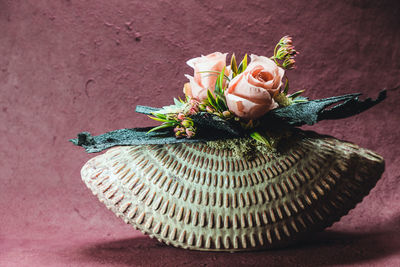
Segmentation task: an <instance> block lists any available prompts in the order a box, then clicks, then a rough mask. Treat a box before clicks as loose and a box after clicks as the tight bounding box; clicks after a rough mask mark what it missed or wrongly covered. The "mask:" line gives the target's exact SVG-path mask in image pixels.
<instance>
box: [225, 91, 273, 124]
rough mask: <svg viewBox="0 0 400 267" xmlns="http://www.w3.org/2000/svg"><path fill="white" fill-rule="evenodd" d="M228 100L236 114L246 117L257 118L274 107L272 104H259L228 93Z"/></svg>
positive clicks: (231, 109) (229, 106)
mask: <svg viewBox="0 0 400 267" xmlns="http://www.w3.org/2000/svg"><path fill="white" fill-rule="evenodd" d="M272 101H273V100H272ZM226 102H227V105H228V108H229V110H230V111H232V112H233V113H234V114H235V115H236V116H238V117H241V118H245V119H257V118H259V117H261V116H262V115H264V114H265V113H267V112H268V111H269V110H271V109H272V108H273V107H274V105H272V104H271V105H267V106H266V105H265V104H257V103H254V102H251V101H249V100H247V99H245V98H242V97H240V96H236V95H232V94H227V95H226ZM271 103H272V102H271Z"/></svg>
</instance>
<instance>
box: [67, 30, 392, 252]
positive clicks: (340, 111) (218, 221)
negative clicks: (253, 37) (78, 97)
mask: <svg viewBox="0 0 400 267" xmlns="http://www.w3.org/2000/svg"><path fill="white" fill-rule="evenodd" d="M297 54H298V52H297V51H296V50H295V48H294V46H293V44H292V38H291V37H289V36H285V37H283V38H282V39H281V40H280V41H279V42H278V44H277V45H276V46H275V49H274V54H273V56H271V57H264V56H257V55H251V56H250V59H248V57H247V55H245V56H244V58H243V59H242V60H241V61H240V63H238V62H237V59H236V57H235V55H234V54H233V55H232V56H231V57H230V65H226V58H227V54H223V53H219V52H216V53H212V54H209V55H207V56H201V57H198V58H194V59H191V60H189V61H188V62H187V64H188V65H189V66H191V67H192V68H193V69H194V75H193V76H189V75H187V76H186V77H187V78H188V80H189V82H188V83H186V84H185V85H184V88H183V91H184V94H185V97H183V99H180V98H179V99H174V104H173V105H170V106H165V107H162V108H153V107H146V106H137V108H136V111H137V112H139V113H143V114H147V115H148V116H149V117H150V118H151V119H153V120H155V121H158V122H160V124H159V125H158V126H155V127H149V128H132V129H120V130H116V131H112V132H108V133H105V134H103V135H99V136H92V135H91V134H90V133H88V132H82V133H80V134H78V137H77V138H76V139H72V140H71V141H72V142H73V143H74V144H75V145H78V146H82V147H84V148H85V149H86V151H87V152H89V153H92V152H100V151H102V150H105V149H108V148H111V147H113V148H111V149H109V150H108V151H107V152H106V153H104V154H102V155H100V156H96V157H94V158H92V159H91V160H89V161H88V162H87V163H86V164H85V166H84V167H83V168H82V172H81V174H82V179H83V181H84V182H85V183H86V185H87V186H88V187H89V188H90V189H91V190H92V192H93V193H94V194H95V195H97V196H98V198H99V200H100V201H101V202H103V203H104V204H105V205H106V206H107V208H109V209H110V210H112V211H113V212H114V213H115V214H116V215H117V216H119V217H121V218H122V219H123V220H124V221H125V222H126V223H129V224H131V225H132V226H133V227H135V228H136V229H139V230H141V231H142V232H143V233H145V234H148V235H150V237H154V238H157V239H158V240H159V241H162V242H164V243H166V244H171V245H173V246H178V247H182V248H188V249H195V250H214V251H241V250H256V249H267V248H273V247H282V246H286V245H288V244H291V243H293V242H295V241H298V240H301V239H302V238H304V236H306V235H307V234H309V233H311V232H314V231H319V230H322V229H324V228H326V227H328V226H330V225H331V224H332V223H333V222H335V221H337V220H339V219H340V218H341V217H342V216H343V215H345V214H347V212H348V211H349V210H350V209H352V208H354V207H355V205H356V204H357V203H358V202H360V201H361V200H362V198H363V197H364V196H366V195H367V194H368V193H369V191H370V190H371V189H372V188H373V186H374V185H375V184H376V182H377V180H378V179H379V178H380V177H381V175H382V173H383V171H384V160H383V158H382V157H381V156H379V155H377V154H376V153H374V152H372V151H369V150H366V149H363V148H360V147H358V146H357V145H354V144H352V143H349V142H344V141H340V140H337V139H335V138H333V137H330V136H323V135H319V134H317V133H314V132H310V131H302V130H300V129H298V128H296V127H297V126H301V125H304V124H309V125H312V124H315V123H317V122H318V121H321V120H325V119H340V118H345V117H349V116H352V115H355V114H358V113H361V112H362V111H364V110H366V109H368V108H370V107H372V106H374V105H375V104H377V103H379V102H380V101H382V100H383V99H384V98H385V97H386V91H382V92H380V94H379V96H378V98H377V99H375V100H373V99H370V98H368V99H366V100H363V101H362V100H360V99H359V96H360V94H348V95H343V96H335V97H330V98H326V99H318V100H309V99H308V98H306V97H303V96H302V95H301V94H302V93H303V91H302V90H300V91H297V92H294V93H290V90H289V80H288V78H287V76H286V71H288V70H291V69H294V68H295V57H296V55H297Z"/></svg>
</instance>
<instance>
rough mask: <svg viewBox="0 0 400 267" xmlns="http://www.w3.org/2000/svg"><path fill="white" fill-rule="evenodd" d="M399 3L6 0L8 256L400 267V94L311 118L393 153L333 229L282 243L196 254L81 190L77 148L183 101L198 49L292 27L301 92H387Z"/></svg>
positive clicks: (4, 240) (253, 44) (242, 45)
mask: <svg viewBox="0 0 400 267" xmlns="http://www.w3.org/2000/svg"><path fill="white" fill-rule="evenodd" d="M178 2H179V3H178ZM396 2H398V1H363V0H354V1H350V0H346V1H290V2H286V1H278V0H272V1H263V0H254V1H228V0H221V1H210V0H207V1H193V0H188V1H186V0H185V1H171V0H164V1H116V0H108V1H94V0H88V1H76V0H63V1H61V0H59V1H50V0H48V1H45V0H39V1H19V0H13V1H11V0H8V1H7V0H0V92H1V97H0V108H1V110H0V144H1V146H2V148H1V149H0V159H1V160H0V168H1V172H0V173H1V175H0V182H1V185H0V266H58V265H60V266H65V265H67V266H97V265H101V264H104V265H108V266H114V265H115V266H125V265H150V264H154V265H164V264H165V265H190V266H193V265H211V266H217V265H220V266H221V265H222V264H231V265H233V266H235V265H240V264H251V265H275V266H285V265H286V266H287V265H300V266H306V265H313V266H315V265H336V264H344V265H353V264H354V265H381V266H396V265H397V266H399V265H400V255H399V253H400V241H399V239H400V236H399V231H400V204H399V200H400V199H399V189H400V183H399V173H400V167H399V163H400V156H399V155H400V146H399V137H400V134H399V124H400V109H399V108H398V103H399V101H400V97H399V95H400V91H399V90H397V91H393V92H390V97H389V99H387V100H386V101H385V102H384V103H383V104H380V105H379V106H378V107H375V108H373V109H371V110H369V111H367V112H365V113H363V114H362V115H358V116H356V117H353V118H349V119H345V120H340V121H328V122H322V123H320V124H319V125H318V126H316V127H314V128H313V129H315V130H317V131H319V132H321V133H327V134H331V135H333V136H336V137H338V138H343V139H346V140H351V141H354V142H355V143H358V144H359V145H361V146H363V147H367V148H370V149H373V150H375V151H377V152H378V153H380V154H382V155H383V156H384V157H385V159H386V172H385V173H384V175H383V177H382V179H381V180H380V181H379V182H378V184H377V186H376V187H375V189H373V190H372V192H371V193H370V195H369V196H368V197H366V198H365V199H364V201H363V202H362V203H361V204H360V205H358V206H357V207H356V209H354V210H353V211H351V212H350V214H349V215H347V216H345V217H344V218H342V220H341V221H340V222H339V223H336V224H335V225H334V226H333V227H331V228H330V230H329V231H327V232H324V233H321V234H319V235H317V236H315V237H313V238H310V240H308V241H307V242H306V243H305V244H303V245H301V246H296V247H292V248H288V249H282V250H275V251H266V252H257V253H239V254H224V253H204V252H203V253H200V252H193V251H185V250H181V249H175V248H170V247H167V246H165V245H162V244H160V243H158V242H157V241H155V240H152V239H150V238H148V237H145V236H142V234H141V233H140V232H137V231H135V230H133V229H132V228H131V227H130V226H128V225H125V224H124V223H123V222H122V221H121V220H120V219H118V218H116V217H115V216H114V215H113V214H112V213H111V212H109V211H108V210H106V208H105V207H104V206H103V204H101V203H100V202H98V201H97V199H96V198H95V197H94V196H92V195H91V193H90V192H89V190H88V189H86V187H85V185H84V184H83V183H82V182H81V180H80V168H81V167H82V165H83V164H84V163H85V162H86V160H88V159H89V158H90V157H92V156H93V155H87V154H85V153H84V152H83V150H82V149H80V148H77V147H74V146H73V145H72V144H70V143H68V142H67V139H69V138H72V137H74V136H75V134H76V133H77V132H79V131H83V130H88V131H90V132H92V133H94V134H100V133H103V132H105V131H109V130H112V129H117V128H125V127H133V126H147V125H150V124H151V123H152V122H150V121H149V120H148V119H146V117H145V116H141V115H137V114H135V113H134V112H133V109H134V107H135V105H137V104H142V105H153V106H161V105H164V104H168V103H170V102H171V97H172V96H178V95H180V93H181V89H182V86H183V83H184V82H186V79H185V77H184V76H183V74H184V73H190V72H191V69H190V68H189V67H187V66H185V61H186V60H187V59H189V58H192V57H195V56H199V55H200V54H207V53H210V52H214V51H221V52H233V51H235V52H236V53H237V54H239V55H243V53H245V52H249V53H255V54H260V55H271V53H272V49H273V45H274V44H275V42H276V41H277V40H279V38H280V37H281V36H282V35H285V34H291V35H293V36H294V40H295V43H296V46H297V48H298V49H299V50H300V51H301V54H300V55H299V57H298V69H297V70H295V71H293V72H291V73H289V77H290V79H291V87H292V90H295V89H307V95H308V96H310V97H312V98H321V97H328V96H334V95H339V94H344V93H349V92H355V91H358V92H362V93H365V94H366V95H370V96H376V95H377V93H378V90H379V89H381V88H384V87H387V88H390V87H395V86H397V85H399V84H400V60H399V58H400V30H399V26H400V4H398V3H396Z"/></svg>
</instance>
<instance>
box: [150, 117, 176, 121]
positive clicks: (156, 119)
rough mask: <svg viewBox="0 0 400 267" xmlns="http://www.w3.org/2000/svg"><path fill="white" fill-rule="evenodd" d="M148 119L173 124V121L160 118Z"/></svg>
mask: <svg viewBox="0 0 400 267" xmlns="http://www.w3.org/2000/svg"><path fill="white" fill-rule="evenodd" d="M149 118H150V119H152V120H155V121H161V122H175V121H173V120H168V119H161V118H157V117H152V116H149Z"/></svg>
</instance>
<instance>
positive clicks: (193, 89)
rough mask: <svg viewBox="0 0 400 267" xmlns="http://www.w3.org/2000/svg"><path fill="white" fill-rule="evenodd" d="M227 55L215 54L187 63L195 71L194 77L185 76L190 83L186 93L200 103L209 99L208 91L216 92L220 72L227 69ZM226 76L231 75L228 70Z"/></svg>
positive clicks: (193, 59)
mask: <svg viewBox="0 0 400 267" xmlns="http://www.w3.org/2000/svg"><path fill="white" fill-rule="evenodd" d="M226 55H227V53H225V54H222V53H220V52H215V53H212V54H209V55H207V56H201V57H196V58H192V59H190V60H188V61H187V62H186V63H187V64H188V65H189V66H190V67H192V68H193V69H194V77H192V76H190V75H185V76H186V77H187V78H188V79H189V81H190V86H189V85H185V88H184V93H185V94H186V95H187V96H189V97H191V98H194V99H197V100H199V101H202V100H204V99H207V90H210V91H211V92H214V89H215V82H216V80H217V77H218V72H221V71H222V69H223V68H224V67H226ZM208 71H211V72H208ZM225 74H226V75H229V72H228V70H226V71H225Z"/></svg>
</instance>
